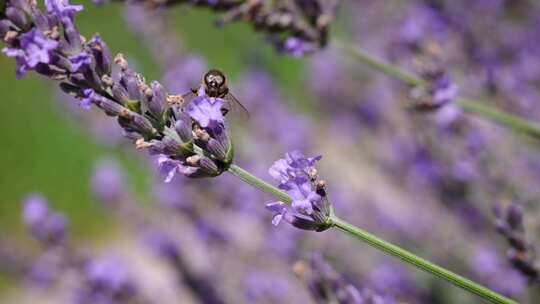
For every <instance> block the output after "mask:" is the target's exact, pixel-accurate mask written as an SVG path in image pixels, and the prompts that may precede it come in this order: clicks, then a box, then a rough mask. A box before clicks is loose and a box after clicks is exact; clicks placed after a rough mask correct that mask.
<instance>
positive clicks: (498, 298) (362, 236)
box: [227, 164, 517, 304]
mask: <svg viewBox="0 0 540 304" xmlns="http://www.w3.org/2000/svg"><path fill="white" fill-rule="evenodd" d="M227 171H228V172H229V173H231V174H232V175H234V176H236V177H238V178H239V179H241V180H242V181H244V182H246V183H247V184H249V185H251V186H254V187H256V188H259V189H261V190H262V191H264V192H266V193H268V194H270V195H273V196H275V197H276V198H277V199H279V200H280V201H282V202H284V203H287V204H291V202H292V199H291V197H290V196H289V195H288V194H287V193H286V192H284V191H282V190H280V189H278V188H276V187H275V186H273V185H271V184H269V183H267V182H265V181H263V180H262V179H260V178H258V177H256V176H254V175H253V174H251V173H249V172H248V171H246V170H244V169H242V168H241V167H239V166H237V165H234V164H231V165H230V166H229V168H228V169H227ZM331 221H332V225H333V226H334V227H336V228H338V229H340V230H341V231H343V232H345V233H348V234H350V235H352V236H354V237H355V238H357V239H359V240H361V241H363V242H366V243H368V244H369V245H370V246H372V247H375V248H377V249H379V250H381V251H383V252H385V253H387V254H389V255H393V256H395V257H397V258H400V259H401V260H403V261H405V262H407V263H409V264H411V265H413V266H416V267H418V268H420V269H422V270H424V271H426V272H429V273H431V274H433V275H435V276H438V277H439V278H442V279H444V280H446V281H448V282H450V283H452V284H455V285H456V286H459V287H461V288H463V289H465V290H467V291H469V292H472V293H474V294H476V295H478V296H480V297H482V298H484V299H486V300H489V301H491V302H492V303H497V304H517V302H515V301H513V300H511V299H509V298H506V297H504V296H503V295H500V294H498V293H496V292H494V291H491V290H490V289H488V288H486V287H483V286H481V285H479V284H476V283H475V282H473V281H471V280H469V279H466V278H464V277H462V276H460V275H458V274H455V273H453V272H451V271H449V270H446V269H444V268H442V267H440V266H437V265H435V264H433V263H431V262H429V261H427V260H424V259H423V258H421V257H418V256H416V255H414V254H412V253H410V252H408V251H406V250H404V249H401V248H400V247H398V246H396V245H393V244H391V243H388V242H386V241H384V240H382V239H380V238H378V237H376V236H374V235H372V234H370V233H368V232H366V231H364V230H362V229H360V228H358V227H355V226H353V225H351V224H349V223H347V222H346V221H344V220H342V219H340V218H338V217H336V216H332V217H331Z"/></svg>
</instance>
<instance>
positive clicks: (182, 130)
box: [174, 112, 193, 142]
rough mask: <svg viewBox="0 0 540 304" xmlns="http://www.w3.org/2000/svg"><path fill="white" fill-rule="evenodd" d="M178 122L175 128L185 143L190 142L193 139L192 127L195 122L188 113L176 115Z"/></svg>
mask: <svg viewBox="0 0 540 304" xmlns="http://www.w3.org/2000/svg"><path fill="white" fill-rule="evenodd" d="M176 119H177V120H176V122H175V123H174V128H175V130H176V133H178V136H180V139H181V140H182V141H183V142H189V141H191V140H192V139H193V132H192V125H193V122H192V121H191V118H189V116H188V115H187V114H186V113H183V112H181V113H179V114H177V115H176Z"/></svg>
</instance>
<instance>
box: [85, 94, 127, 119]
mask: <svg viewBox="0 0 540 304" xmlns="http://www.w3.org/2000/svg"><path fill="white" fill-rule="evenodd" d="M93 102H94V104H95V105H96V106H98V107H99V108H100V109H102V110H103V111H104V112H105V113H106V114H107V115H109V116H124V115H126V112H127V111H128V109H126V108H124V107H123V106H121V105H119V104H117V103H116V102H114V101H112V100H110V99H107V98H105V97H102V96H96V97H94V98H93Z"/></svg>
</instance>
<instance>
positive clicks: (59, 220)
mask: <svg viewBox="0 0 540 304" xmlns="http://www.w3.org/2000/svg"><path fill="white" fill-rule="evenodd" d="M23 208H24V210H23V220H24V223H25V225H26V226H27V228H28V230H29V232H30V233H31V234H32V236H33V237H34V238H36V239H37V240H39V241H40V242H42V243H43V245H45V246H57V245H60V244H61V243H63V242H64V241H65V239H66V237H67V227H66V226H67V221H66V219H65V217H64V216H63V215H62V214H60V213H56V212H52V211H50V210H49V206H48V203H47V200H46V199H45V198H44V197H43V196H41V195H39V194H30V195H28V196H27V197H26V198H25V199H24V207H23Z"/></svg>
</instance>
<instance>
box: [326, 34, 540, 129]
mask: <svg viewBox="0 0 540 304" xmlns="http://www.w3.org/2000/svg"><path fill="white" fill-rule="evenodd" d="M335 45H336V46H337V47H338V48H339V49H340V50H342V51H343V52H345V53H347V54H349V55H350V56H351V57H352V58H354V59H355V60H356V61H358V62H360V63H362V64H364V65H366V66H368V67H370V68H372V69H374V70H377V71H379V72H382V73H384V74H386V75H388V76H391V77H394V78H397V79H399V80H401V81H403V82H404V83H406V84H408V85H411V86H421V87H425V86H427V82H426V81H424V80H423V79H421V78H420V77H418V76H416V75H413V74H411V73H409V72H406V71H404V70H402V69H401V68H400V67H398V66H396V65H393V64H390V63H386V62H384V61H383V60H381V59H378V58H376V57H374V56H372V55H370V54H368V53H367V52H365V51H363V50H361V49H359V48H357V47H354V46H353V45H351V44H349V43H346V42H343V41H339V40H336V41H335ZM456 105H457V106H459V107H460V108H461V109H462V110H463V111H465V112H468V113H471V114H474V115H477V116H481V117H483V118H486V119H489V120H491V121H495V122H497V123H499V124H502V125H504V126H506V127H508V128H510V129H512V130H513V131H515V132H519V133H524V134H527V135H529V136H532V137H534V138H537V139H540V124H538V123H537V122H533V121H529V120H527V119H525V118H522V117H519V116H516V115H512V114H508V113H505V112H503V111H501V110H499V109H495V108H494V107H492V106H489V105H488V104H486V103H485V102H482V101H479V100H473V99H470V98H457V99H456Z"/></svg>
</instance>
